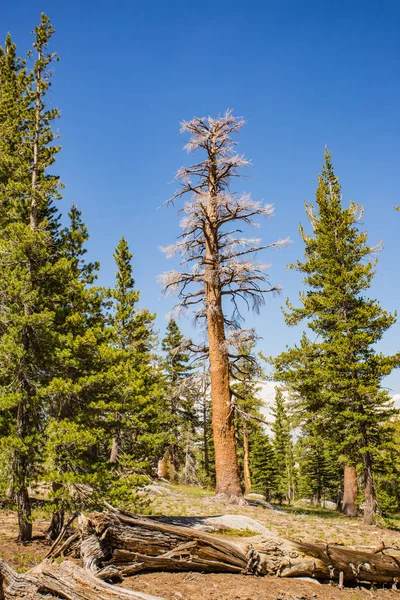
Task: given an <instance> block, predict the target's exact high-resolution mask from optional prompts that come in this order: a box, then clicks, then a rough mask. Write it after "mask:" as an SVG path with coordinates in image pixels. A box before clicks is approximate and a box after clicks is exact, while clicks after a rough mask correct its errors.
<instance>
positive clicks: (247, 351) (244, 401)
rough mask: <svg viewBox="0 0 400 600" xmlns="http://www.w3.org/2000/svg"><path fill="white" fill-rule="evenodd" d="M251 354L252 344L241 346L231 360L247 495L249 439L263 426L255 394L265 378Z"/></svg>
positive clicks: (243, 475)
mask: <svg viewBox="0 0 400 600" xmlns="http://www.w3.org/2000/svg"><path fill="white" fill-rule="evenodd" d="M254 350H255V341H254V340H251V341H249V342H247V343H244V344H241V345H240V346H239V347H238V349H237V356H236V357H235V358H232V360H231V365H230V373H231V391H232V395H233V396H234V401H233V404H234V406H235V430H236V440H237V444H236V445H237V453H238V460H239V467H240V469H241V473H242V478H243V481H244V490H245V493H246V494H248V493H249V492H251V488H252V480H251V464H250V463H251V460H250V453H251V444H252V439H253V438H254V436H255V435H256V434H257V433H258V432H259V430H260V429H261V427H262V425H261V423H262V422H263V417H262V414H261V412H260V410H261V407H262V406H263V402H262V400H261V398H260V397H259V395H258V392H259V391H260V385H259V382H260V380H262V379H263V377H264V374H263V372H262V369H261V367H260V364H259V361H258V359H257V357H256V356H255V354H254Z"/></svg>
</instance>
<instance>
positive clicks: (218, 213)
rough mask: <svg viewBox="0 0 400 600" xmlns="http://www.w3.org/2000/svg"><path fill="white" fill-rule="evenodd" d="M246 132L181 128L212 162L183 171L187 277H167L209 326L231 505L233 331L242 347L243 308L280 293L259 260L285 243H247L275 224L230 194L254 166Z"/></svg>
mask: <svg viewBox="0 0 400 600" xmlns="http://www.w3.org/2000/svg"><path fill="white" fill-rule="evenodd" d="M243 124H244V121H243V120H242V119H240V118H235V117H234V116H233V115H232V113H231V112H230V111H228V112H227V113H226V114H225V115H224V116H222V117H218V118H216V119H213V118H211V117H208V118H194V119H193V120H192V121H189V122H183V123H182V127H181V131H182V132H185V133H188V134H189V135H190V139H189V142H188V144H187V145H186V149H187V150H188V151H189V152H192V151H195V150H202V151H204V152H205V158H204V159H203V160H201V161H200V162H198V163H196V164H194V165H192V166H190V167H182V168H181V169H180V170H179V171H178V174H177V179H178V180H179V181H180V183H181V187H180V189H179V190H178V191H177V192H176V194H175V195H174V196H173V198H171V200H170V201H173V200H174V199H176V198H180V197H182V196H186V194H189V196H190V200H189V201H187V202H186V203H185V205H184V207H183V212H184V213H185V216H184V218H183V219H182V221H181V227H182V229H183V234H182V235H181V236H180V237H179V239H178V242H177V243H176V244H173V245H171V246H169V247H167V248H165V249H164V251H165V252H166V254H167V256H168V257H172V256H174V255H175V254H176V253H179V254H180V255H181V258H182V265H183V266H184V268H187V270H186V271H182V272H177V271H172V272H169V273H165V274H164V275H163V276H162V281H163V285H164V289H165V291H166V292H178V293H179V299H180V302H179V304H178V307H177V308H178V309H189V308H194V309H195V310H196V316H197V317H198V318H200V317H205V318H206V321H207V332H208V354H209V360H210V377H211V400H212V427H213V436H214V449H215V470H216V492H217V493H222V494H225V495H226V496H228V497H229V496H233V497H237V496H241V494H242V491H241V483H240V477H239V470H238V464H237V456H236V448H235V431H234V407H233V403H232V402H231V390H230V386H229V377H230V373H229V358H230V356H229V355H230V351H229V349H230V343H231V341H232V340H231V339H230V336H229V335H228V330H236V331H235V336H234V338H232V339H235V340H236V341H237V340H238V339H239V337H240V336H239V335H238V330H239V329H240V321H241V317H240V310H239V304H240V302H241V301H243V302H244V303H245V304H246V305H247V306H248V307H250V306H251V307H252V308H253V309H255V310H256V311H257V310H258V309H259V307H260V305H261V304H262V303H263V300H264V293H266V292H271V291H274V290H277V289H278V288H277V287H273V286H270V284H269V282H268V280H267V276H266V272H265V269H266V268H267V267H268V265H262V264H258V263H256V262H254V260H253V257H254V255H255V253H257V252H259V251H261V250H264V249H265V248H268V247H271V246H274V247H276V246H279V245H282V243H284V241H279V242H275V243H273V244H270V245H269V246H264V245H262V244H261V242H260V240H258V239H250V238H246V237H244V236H242V235H241V234H242V231H241V228H242V227H243V226H247V225H254V224H255V222H254V219H255V218H256V217H257V216H262V217H270V216H271V215H272V213H273V207H272V206H271V205H270V204H265V205H262V204H261V203H259V202H255V201H253V200H252V199H251V198H250V196H249V195H248V194H235V193H233V192H231V190H230V182H231V179H232V177H235V176H237V171H238V168H239V167H243V166H245V165H247V164H248V162H247V161H246V160H245V159H244V158H243V156H240V155H239V154H237V153H236V152H235V145H236V143H235V142H234V141H233V140H232V135H233V134H235V133H237V132H238V131H239V130H240V128H241V127H242V126H243ZM229 298H230V299H231V301H232V303H233V314H232V316H231V317H228V316H227V307H226V306H225V305H224V303H223V300H227V299H229Z"/></svg>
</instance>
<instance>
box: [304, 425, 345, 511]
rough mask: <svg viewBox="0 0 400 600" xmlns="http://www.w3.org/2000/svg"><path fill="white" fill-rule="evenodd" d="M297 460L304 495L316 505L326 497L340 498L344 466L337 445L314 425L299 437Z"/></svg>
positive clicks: (328, 498)
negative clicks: (341, 464)
mask: <svg viewBox="0 0 400 600" xmlns="http://www.w3.org/2000/svg"><path fill="white" fill-rule="evenodd" d="M306 429H309V431H306ZM296 459H297V461H298V472H299V483H298V485H299V495H300V497H301V498H310V499H311V500H312V501H313V503H314V504H315V505H316V506H319V505H321V503H323V501H324V500H331V501H332V500H334V501H337V497H338V491H339V488H340V475H341V469H339V467H338V457H337V451H336V449H335V447H334V445H333V444H332V443H330V442H329V440H327V439H326V438H325V437H323V436H321V435H320V434H319V433H318V432H317V430H316V429H315V428H313V427H312V426H311V427H308V428H304V429H303V432H302V435H301V436H300V437H299V439H298V440H297V444H296Z"/></svg>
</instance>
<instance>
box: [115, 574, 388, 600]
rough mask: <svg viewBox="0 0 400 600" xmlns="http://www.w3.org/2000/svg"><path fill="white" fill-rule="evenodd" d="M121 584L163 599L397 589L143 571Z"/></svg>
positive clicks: (314, 596)
mask: <svg viewBox="0 0 400 600" xmlns="http://www.w3.org/2000/svg"><path fill="white" fill-rule="evenodd" d="M122 587H126V588H128V589H132V590H135V591H138V592H146V593H147V594H154V595H156V596H157V595H158V596H161V597H162V598H165V599H166V600H322V599H323V600H339V599H340V600H364V599H365V600H367V599H368V598H376V599H379V600H391V599H393V600H394V599H395V598H396V599H397V600H398V599H399V598H400V592H394V591H392V590H378V591H376V592H374V591H370V590H366V589H355V588H351V589H344V590H340V589H338V588H337V587H333V586H331V585H329V584H319V583H317V582H314V581H304V580H295V579H276V578H272V577H250V576H246V575H229V574H223V575H221V574H220V575H212V574H202V573H146V574H143V575H136V576H135V577H130V578H129V579H127V580H126V581H125V582H124V583H123V584H122Z"/></svg>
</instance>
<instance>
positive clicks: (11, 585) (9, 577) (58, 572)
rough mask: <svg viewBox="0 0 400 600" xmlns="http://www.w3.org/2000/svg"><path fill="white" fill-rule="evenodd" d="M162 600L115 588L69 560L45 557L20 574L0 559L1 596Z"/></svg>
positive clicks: (5, 599)
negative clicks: (57, 561)
mask: <svg viewBox="0 0 400 600" xmlns="http://www.w3.org/2000/svg"><path fill="white" fill-rule="evenodd" d="M51 598H54V599H62V600H162V598H160V597H159V596H149V595H148V594H143V593H141V592H133V591H131V590H126V589H123V588H118V587H115V586H113V585H110V584H108V583H105V582H104V581H101V580H100V579H98V578H97V577H95V576H94V575H93V574H92V573H89V572H88V571H85V570H84V569H81V567H78V565H75V564H74V563H72V562H69V561H65V562H63V563H61V564H56V563H51V562H49V561H47V560H45V561H43V562H42V563H41V564H40V565H38V566H37V567H35V568H34V569H32V570H31V571H29V572H28V573H25V574H23V575H20V574H19V573H16V572H15V571H13V569H11V567H10V566H8V565H7V563H5V562H4V561H3V560H2V559H0V600H43V599H46V600H50V599H51Z"/></svg>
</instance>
